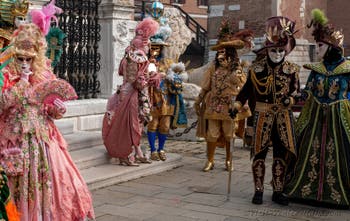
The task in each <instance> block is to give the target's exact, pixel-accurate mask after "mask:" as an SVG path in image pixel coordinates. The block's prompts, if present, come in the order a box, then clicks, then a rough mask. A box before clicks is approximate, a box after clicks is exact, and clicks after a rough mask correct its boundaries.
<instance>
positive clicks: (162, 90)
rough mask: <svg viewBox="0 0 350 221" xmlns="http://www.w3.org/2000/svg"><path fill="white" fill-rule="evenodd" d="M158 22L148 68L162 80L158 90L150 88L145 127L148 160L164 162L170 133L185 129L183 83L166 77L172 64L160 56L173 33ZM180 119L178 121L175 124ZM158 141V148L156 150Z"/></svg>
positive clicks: (174, 76) (174, 78)
mask: <svg viewBox="0 0 350 221" xmlns="http://www.w3.org/2000/svg"><path fill="white" fill-rule="evenodd" d="M159 21H160V28H159V30H158V32H157V33H156V34H155V35H154V36H152V37H151V50H150V53H149V59H150V62H151V64H150V67H151V65H152V67H153V68H152V69H153V70H152V71H154V72H157V73H159V74H161V75H162V76H163V78H162V81H161V83H160V85H159V87H154V86H153V87H150V88H149V94H150V100H151V103H152V110H151V114H152V120H151V121H150V122H149V124H148V125H147V138H148V143H149V146H150V150H151V157H150V159H151V160H154V161H159V160H162V161H165V160H166V159H167V156H166V153H165V150H164V147H165V142H166V140H167V136H168V134H169V130H170V129H175V128H176V127H185V126H186V124H187V118H186V115H185V111H184V103H183V99H182V95H181V92H182V80H181V78H178V76H179V75H178V74H177V73H175V72H174V71H173V72H172V74H169V75H168V72H169V71H170V72H171V71H172V70H171V69H169V68H170V65H171V64H172V63H173V62H174V61H172V60H171V59H169V58H166V57H164V55H163V49H164V47H169V44H168V43H166V41H167V39H168V38H169V37H170V35H171V32H172V30H171V28H170V27H169V25H168V24H167V22H166V18H163V17H160V18H159ZM178 67H180V66H178ZM174 70H175V69H174ZM181 71H182V70H181ZM176 82H177V83H176ZM177 86H178V87H177ZM176 101H178V102H179V103H177V102H176ZM179 111H181V112H179ZM179 116H181V117H179ZM174 119H175V123H174ZM179 119H180V121H177V120H179ZM157 138H158V148H156V140H157Z"/></svg>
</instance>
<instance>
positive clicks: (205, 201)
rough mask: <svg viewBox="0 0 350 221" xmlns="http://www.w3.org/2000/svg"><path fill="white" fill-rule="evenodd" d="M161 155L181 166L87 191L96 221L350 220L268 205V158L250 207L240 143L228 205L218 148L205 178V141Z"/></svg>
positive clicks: (175, 145)
mask: <svg viewBox="0 0 350 221" xmlns="http://www.w3.org/2000/svg"><path fill="white" fill-rule="evenodd" d="M145 142H146V141H145V140H144V143H145ZM166 150H167V151H168V152H173V153H178V154H181V155H182V156H183V166H182V167H179V168H176V169H173V170H170V171H167V172H163V173H160V174H157V175H151V176H146V177H143V178H139V179H136V180H132V181H129V182H125V183H120V184H117V185H114V186H110V187H106V188H103V189H99V190H96V191H93V192H92V194H93V199H94V208H95V213H96V220H97V221H140V220H143V221H204V220H209V221H249V220H260V221H265V220H266V221H267V220H275V221H297V220H301V221H306V220H310V221H316V220H318V221H320V220H334V221H335V220H342V221H343V220H349V221H350V211H348V210H330V209H324V208H316V207H310V206H306V205H300V204H295V203H290V205H289V206H287V207H284V206H280V205H277V204H275V203H272V202H271V195H272V188H271V186H270V185H269V182H270V180H271V156H270V155H271V154H269V159H268V160H267V168H266V171H267V177H266V179H265V193H264V203H263V205H260V206H259V205H254V204H252V203H251V197H252V194H253V189H254V188H253V179H252V175H251V161H250V159H249V150H247V149H245V148H243V147H242V142H241V141H240V140H237V145H236V148H235V150H234V154H233V155H234V157H233V159H234V168H235V170H234V171H233V176H232V186H231V194H230V197H229V200H227V183H228V173H227V172H226V171H225V170H224V159H225V153H224V150H223V149H222V148H218V149H217V152H216V156H215V163H216V164H215V168H214V170H212V171H210V172H208V173H204V172H202V171H201V169H202V167H203V166H204V163H205V158H206V157H205V142H193V141H175V140H168V141H167V144H166Z"/></svg>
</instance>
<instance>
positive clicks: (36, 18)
mask: <svg viewBox="0 0 350 221" xmlns="http://www.w3.org/2000/svg"><path fill="white" fill-rule="evenodd" d="M55 2H56V1H55V0H52V1H51V2H50V3H49V4H48V5H46V6H43V7H42V9H33V10H32V11H31V12H30V14H31V16H32V22H33V23H34V24H36V25H37V26H38V27H39V28H40V30H41V32H42V33H43V34H44V35H47V34H48V33H49V30H50V26H51V19H54V20H55V22H56V25H58V19H57V17H56V16H55V14H61V13H62V9H61V8H59V7H57V6H56V5H55Z"/></svg>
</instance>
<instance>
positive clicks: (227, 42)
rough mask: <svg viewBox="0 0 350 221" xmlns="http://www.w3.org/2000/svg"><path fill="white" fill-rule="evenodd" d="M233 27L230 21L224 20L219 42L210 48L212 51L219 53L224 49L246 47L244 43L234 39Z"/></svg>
mask: <svg viewBox="0 0 350 221" xmlns="http://www.w3.org/2000/svg"><path fill="white" fill-rule="evenodd" d="M231 26H232V25H231V24H230V22H229V21H228V19H223V20H222V22H221V25H220V29H219V34H218V42H217V43H216V45H214V46H212V47H211V48H210V49H211V50H213V51H217V50H220V49H223V48H235V49H241V48H243V47H244V42H243V41H242V40H240V39H238V38H235V37H234V34H233V31H232V27H231Z"/></svg>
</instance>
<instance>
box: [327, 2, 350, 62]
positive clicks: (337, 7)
mask: <svg viewBox="0 0 350 221" xmlns="http://www.w3.org/2000/svg"><path fill="white" fill-rule="evenodd" d="M327 17H328V19H329V22H330V23H331V24H333V25H334V26H335V28H337V29H343V34H344V36H345V38H344V47H345V56H350V1H344V0H328V1H327Z"/></svg>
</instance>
